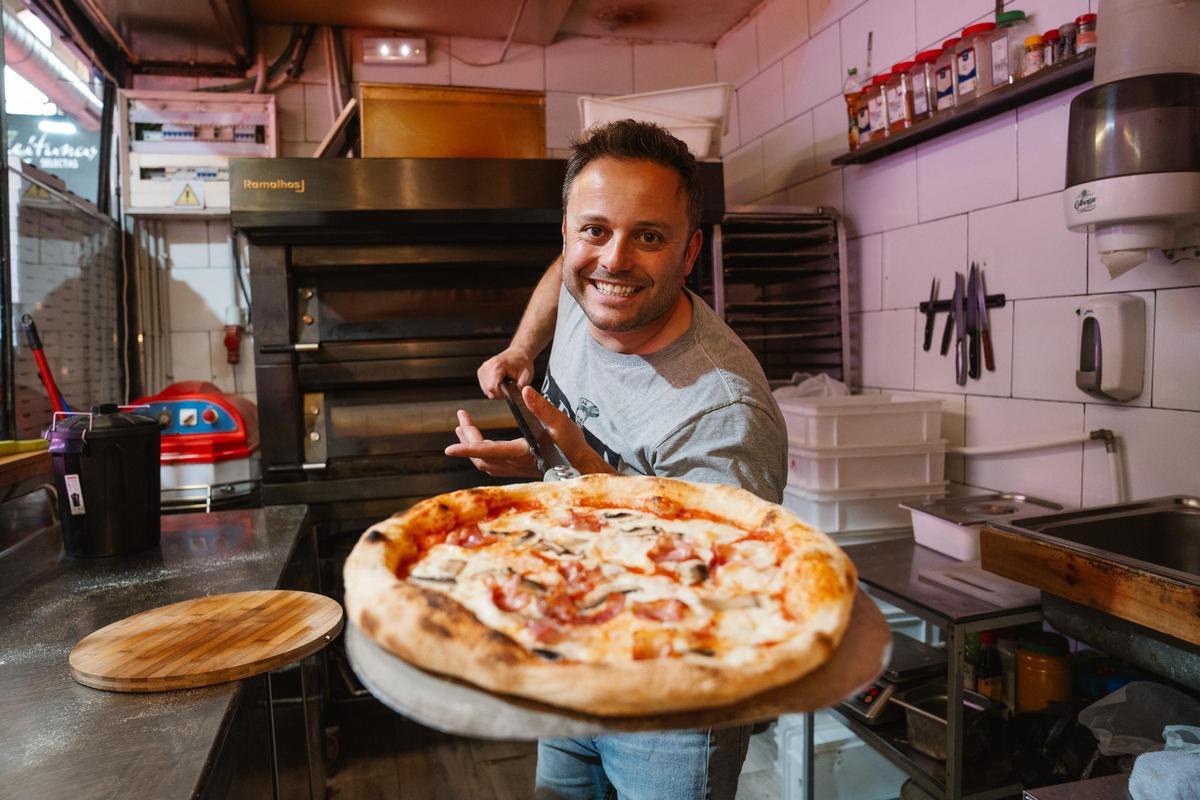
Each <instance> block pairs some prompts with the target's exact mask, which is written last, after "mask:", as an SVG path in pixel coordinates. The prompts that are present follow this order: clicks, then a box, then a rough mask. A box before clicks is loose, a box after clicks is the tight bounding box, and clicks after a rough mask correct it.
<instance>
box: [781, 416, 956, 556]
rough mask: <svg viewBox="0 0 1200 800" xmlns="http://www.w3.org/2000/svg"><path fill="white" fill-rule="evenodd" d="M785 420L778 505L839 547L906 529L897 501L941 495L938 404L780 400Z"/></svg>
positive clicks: (942, 457) (942, 472)
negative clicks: (784, 471)
mask: <svg viewBox="0 0 1200 800" xmlns="http://www.w3.org/2000/svg"><path fill="white" fill-rule="evenodd" d="M779 407H780V408H781V409H782V410H783V415H784V418H785V420H786V421H787V430H788V485H787V488H786V489H785V490H784V501H783V504H784V505H785V506H787V507H788V508H789V509H791V510H792V511H794V512H795V513H796V514H797V515H799V516H800V517H801V518H802V519H804V520H805V521H806V522H808V523H809V524H811V525H813V526H814V527H817V528H820V529H821V530H823V531H825V532H826V533H830V534H840V535H839V536H838V537H837V538H838V540H839V541H842V542H847V541H851V540H860V539H864V538H871V535H870V534H868V533H864V532H869V531H879V530H886V529H889V528H898V527H904V526H907V525H908V523H909V516H908V512H907V511H906V510H905V509H903V508H900V506H899V504H900V503H911V502H914V501H915V502H924V501H926V500H932V499H935V498H938V497H942V496H944V495H945V494H946V481H945V471H946V440H945V439H943V438H941V436H942V403H941V401H940V400H928V399H923V398H907V397H904V398H902V397H893V396H891V395H888V394H871V395H845V396H841V397H809V398H781V399H780V400H779Z"/></svg>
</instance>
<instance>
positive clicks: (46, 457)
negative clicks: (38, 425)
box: [0, 450, 54, 487]
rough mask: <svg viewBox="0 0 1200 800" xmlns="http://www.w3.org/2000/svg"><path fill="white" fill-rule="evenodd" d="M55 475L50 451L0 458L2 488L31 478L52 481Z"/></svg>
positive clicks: (0, 483)
mask: <svg viewBox="0 0 1200 800" xmlns="http://www.w3.org/2000/svg"><path fill="white" fill-rule="evenodd" d="M53 474H54V469H53V466H52V463H51V461H50V453H49V451H46V450H36V451H33V452H28V453H13V454H12V455H7V456H0V487H4V486H11V485H12V484H14V483H20V482H21V481H26V480H30V479H31V478H44V479H46V480H50V479H51V478H52V476H53Z"/></svg>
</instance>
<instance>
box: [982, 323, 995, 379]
mask: <svg viewBox="0 0 1200 800" xmlns="http://www.w3.org/2000/svg"><path fill="white" fill-rule="evenodd" d="M983 365H984V366H985V367H987V371H988V372H995V371H996V357H995V356H994V355H992V332H991V331H990V330H987V329H986V328H985V329H984V331H983Z"/></svg>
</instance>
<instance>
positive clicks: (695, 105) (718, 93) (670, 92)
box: [609, 83, 733, 133]
mask: <svg viewBox="0 0 1200 800" xmlns="http://www.w3.org/2000/svg"><path fill="white" fill-rule="evenodd" d="M732 98H733V86H732V85H731V84H728V83H706V84H703V85H701V86H684V87H682V88H679V89H664V90H662V91H658V92H640V93H638V94H623V95H620V96H618V97H610V98H609V100H615V101H618V102H621V103H624V104H626V105H631V106H637V107H638V108H646V109H653V110H655V111H665V112H666V113H668V114H676V115H679V116H684V117H695V118H698V119H702V120H704V121H706V122H711V123H714V124H716V125H719V126H720V128H721V132H722V133H729V103H730V101H731V100H732Z"/></svg>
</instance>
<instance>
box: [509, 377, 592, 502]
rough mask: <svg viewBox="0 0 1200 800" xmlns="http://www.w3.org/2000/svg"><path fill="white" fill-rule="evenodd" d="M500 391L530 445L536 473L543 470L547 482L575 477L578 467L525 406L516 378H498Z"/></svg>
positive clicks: (576, 476)
mask: <svg viewBox="0 0 1200 800" xmlns="http://www.w3.org/2000/svg"><path fill="white" fill-rule="evenodd" d="M500 392H501V394H503V395H504V400H505V402H506V403H508V410H509V411H511V412H512V415H513V419H514V420H516V422H517V430H519V431H520V432H521V437H522V438H523V439H525V443H526V444H528V445H529V454H530V455H532V456H533V462H534V464H536V465H537V469H538V472H540V473H542V480H544V481H547V482H549V481H564V480H568V479H570V478H578V477H579V470H577V469H575V467H573V466H571V460H570V459H568V458H567V456H566V454H564V453H563V451H562V450H561V449H559V447H558V444H557V443H556V442H555V441H554V437H553V436H551V435H550V431H548V430H546V426H545V425H543V424H542V421H541V420H540V419H538V418H537V417H535V416H534V415H533V414H531V413H530V412H529V410H528V409H527V408H526V407H525V402H524V401H523V400H522V399H521V390H520V389H519V388H517V383H516V381H514V380H513V379H512V378H505V379H504V380H502V381H500Z"/></svg>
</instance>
